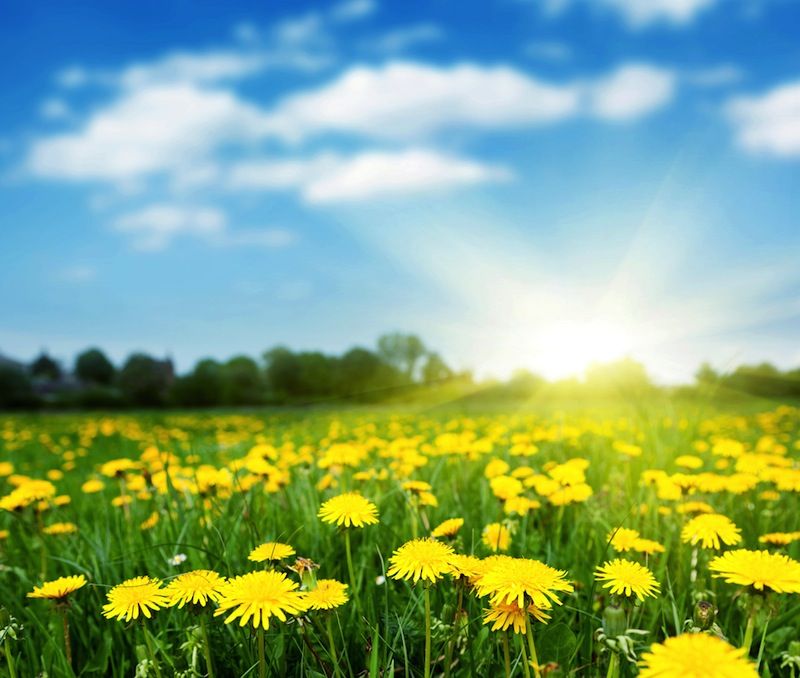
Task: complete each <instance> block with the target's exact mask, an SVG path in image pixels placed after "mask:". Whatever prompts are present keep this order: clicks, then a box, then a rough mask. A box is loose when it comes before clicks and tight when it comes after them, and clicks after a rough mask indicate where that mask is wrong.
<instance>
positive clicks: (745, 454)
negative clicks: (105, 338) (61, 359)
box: [0, 404, 800, 678]
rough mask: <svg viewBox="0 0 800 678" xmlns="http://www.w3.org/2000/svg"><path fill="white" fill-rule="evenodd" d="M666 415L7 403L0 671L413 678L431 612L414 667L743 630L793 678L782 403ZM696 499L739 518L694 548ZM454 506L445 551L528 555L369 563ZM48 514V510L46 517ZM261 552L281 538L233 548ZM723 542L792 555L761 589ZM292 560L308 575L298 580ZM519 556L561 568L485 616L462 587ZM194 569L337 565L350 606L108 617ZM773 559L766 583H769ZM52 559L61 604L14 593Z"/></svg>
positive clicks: (571, 664) (563, 657)
mask: <svg viewBox="0 0 800 678" xmlns="http://www.w3.org/2000/svg"><path fill="white" fill-rule="evenodd" d="M665 411H666V410H665V408H664V407H663V406H661V405H660V404H659V405H658V406H656V405H653V406H648V405H647V404H644V405H641V406H639V407H638V408H636V409H629V408H625V409H623V408H622V407H619V408H615V407H606V408H604V409H603V410H602V411H600V410H595V411H590V410H584V411H581V410H576V411H570V412H568V413H564V412H557V411H552V410H551V411H548V412H545V411H541V412H530V411H519V412H517V411H508V412H503V411H502V410H500V409H493V410H492V411H491V412H487V413H485V414H480V413H476V412H472V411H471V412H470V413H469V415H464V414H462V413H458V412H455V411H446V410H445V411H439V410H436V411H427V412H426V411H415V410H412V409H408V408H406V409H398V410H396V411H390V410H388V409H366V408H365V409H352V410H348V411H340V412H338V411H331V410H324V411H287V412H283V413H280V412H279V413H259V412H253V413H244V414H242V413H239V414H237V413H200V412H196V413H184V414H159V415H147V414H143V415H137V416H132V415H117V414H115V415H108V416H104V415H80V416H78V415H74V416H71V415H45V416H37V417H33V416H8V417H5V418H2V419H0V495H1V496H3V500H2V502H3V504H2V505H3V508H4V509H6V510H4V511H0V530H2V532H1V533H0V534H2V537H3V538H2V539H0V601H1V602H2V606H3V608H4V610H3V611H2V612H0V614H1V615H2V619H1V620H0V634H2V638H3V640H2V644H1V645H2V647H0V650H2V651H0V656H2V659H0V674H1V675H16V676H20V677H27V676H37V675H45V674H46V675H49V676H71V675H73V674H74V675H79V676H120V677H121V676H134V675H136V676H150V675H152V676H156V675H161V676H173V675H176V676H205V675H208V674H209V666H208V663H209V662H210V663H211V668H212V670H213V675H216V676H243V675H250V676H257V675H260V673H266V674H269V675H309V676H331V677H332V676H334V675H336V676H366V675H369V676H390V675H398V676H416V675H420V676H422V675H423V674H425V673H426V671H427V664H426V627H428V628H429V636H430V672H431V674H432V675H441V674H445V675H453V676H462V675H463V676H466V675H475V676H500V675H504V674H505V673H506V672H508V673H510V674H512V675H517V676H523V675H524V676H528V675H530V676H535V675H547V676H568V675H575V676H607V675H608V676H617V675H618V676H634V675H636V674H637V672H639V671H642V673H644V670H645V666H646V665H647V664H646V663H644V664H643V663H642V661H643V660H642V657H643V655H647V652H648V649H649V647H650V646H651V644H653V643H660V642H662V641H664V640H665V639H666V638H668V637H671V636H676V635H678V634H681V633H684V632H686V633H688V632H691V631H692V630H694V631H698V632H704V633H705V634H706V635H711V636H713V635H717V636H724V638H726V639H727V642H728V643H729V644H730V645H731V646H734V647H741V646H743V645H744V644H745V636H748V638H747V643H746V644H747V646H748V648H747V650H746V653H747V654H749V656H750V657H751V670H752V671H756V668H755V667H756V665H757V666H758V669H757V671H758V675H765V676H768V675H770V676H789V675H792V676H794V675H795V673H800V656H797V655H800V647H798V643H797V642H794V643H793V642H792V641H797V639H798V637H799V636H800V596H799V595H798V592H800V565H797V564H796V563H795V561H796V560H797V559H798V558H800V532H798V530H800V517H798V516H800V512H798V492H799V491H800V410H798V409H795V408H790V407H778V408H775V409H772V410H761V409H759V410H755V409H753V408H748V411H747V413H744V414H737V413H736V412H731V411H729V410H726V411H725V412H714V411H708V410H706V411H704V412H702V413H699V412H697V411H696V410H693V409H690V408H683V409H681V408H678V409H674V410H670V414H669V416H665V415H664V412H665ZM743 411H744V408H743ZM122 459H124V460H129V461H128V462H120V463H117V464H111V465H108V464H106V463H107V462H109V461H112V460H122ZM93 480H96V481H98V482H95V483H91V482H89V484H88V485H87V484H86V483H87V482H88V481H93ZM36 481H47V482H45V483H43V482H38V483H37V482H36ZM409 481H423V483H428V484H429V486H430V487H429V488H428V486H426V485H424V484H422V483H418V482H416V483H415V482H409ZM48 483H49V484H50V485H49V486H48ZM51 488H52V489H51ZM350 491H356V492H358V493H360V494H362V495H363V496H364V497H365V498H367V499H368V500H370V501H371V502H373V503H374V505H375V506H376V508H377V513H378V522H377V523H376V524H372V525H366V526H364V527H351V528H349V529H344V528H337V527H336V526H335V525H332V524H328V523H326V522H323V521H322V520H321V519H320V518H319V517H318V512H319V510H320V506H321V505H322V504H323V502H325V501H326V500H328V499H331V498H333V497H336V496H338V495H340V494H342V493H345V492H350ZM709 514H710V515H714V514H721V515H722V516H725V517H727V518H728V519H729V520H730V521H732V523H733V524H734V527H730V526H728V527H724V528H721V529H719V530H718V531H717V534H719V535H720V536H721V538H722V541H721V542H720V543H719V548H718V549H717V548H714V547H713V545H710V547H709V548H704V540H703V536H707V535H706V533H705V532H703V529H705V530H706V531H707V530H708V528H707V527H706V528H702V529H700V528H698V529H699V531H696V532H693V529H694V527H693V525H695V524H696V523H692V525H690V521H692V519H694V518H695V517H697V516H702V515H709ZM450 518H460V519H463V526H461V528H460V530H458V532H457V534H455V535H454V536H453V537H446V536H443V537H441V538H440V539H439V543H440V544H442V545H446V546H448V547H449V546H451V547H452V549H453V551H454V552H456V553H459V554H471V555H474V556H477V557H478V558H481V559H484V558H486V557H490V556H493V555H495V549H494V547H496V546H497V545H498V543H499V544H500V546H505V544H503V543H502V542H503V541H504V540H505V538H506V537H508V538H509V539H508V540H509V543H508V544H507V548H506V549H505V550H503V549H501V550H499V551H497V553H498V554H504V555H506V556H510V557H513V558H517V559H525V560H519V561H509V560H503V559H500V561H497V560H489V561H482V563H483V564H476V563H475V562H473V561H470V562H471V563H472V565H474V566H475V567H476V568H478V570H480V572H478V570H476V572H475V573H469V572H467V571H466V570H464V569H462V570H458V569H456V570H455V571H452V572H446V571H445V572H442V573H441V576H436V577H434V579H435V581H433V582H428V583H423V582H422V581H421V582H420V583H417V584H415V585H414V584H412V583H411V582H410V581H405V580H397V579H395V578H393V577H390V576H388V574H387V571H388V570H389V567H390V559H391V558H392V555H393V553H394V552H395V550H396V549H398V548H399V547H401V546H402V545H403V544H404V543H406V542H408V541H409V540H412V539H415V538H424V537H427V536H428V535H429V534H430V533H431V531H432V530H433V529H434V528H435V527H436V526H437V525H439V524H440V523H442V522H443V521H444V520H446V519H450ZM493 523H496V524H499V526H495V527H494V528H491V529H490V531H489V532H487V533H484V530H485V528H486V527H487V526H488V525H490V524H493ZM58 524H66V525H62V526H61V528H60V529H59V528H58V527H57V528H55V529H52V527H51V526H53V525H58ZM70 524H71V525H72V526H74V529H73V527H70ZM687 526H688V527H687ZM618 528H625V531H619V532H616V531H617V529H618ZM627 530H636V531H637V532H638V535H634V534H633V533H631V532H628V531H627ZM53 532H63V533H62V534H59V533H53ZM711 532H712V533H713V532H714V530H713V529H712V530H711ZM774 533H780V534H778V535H775V534H774ZM682 534H683V538H682ZM764 535H772V536H768V537H767V538H766V539H765V538H764ZM714 536H715V535H714V534H711V537H710V538H711V540H712V541H713V537H714ZM612 537H613V539H611V538H612ZM498 539H499V541H498ZM698 539H699V540H700V541H698V543H695V544H693V543H692V541H693V540H695V541H696V540H698ZM642 540H649V541H642ZM726 541H728V542H730V543H725V542H726ZM265 542H281V543H285V544H288V545H290V546H291V547H293V549H294V551H295V554H293V555H291V556H289V557H287V558H285V559H283V560H280V561H274V562H272V563H270V562H269V561H267V562H255V561H252V560H249V559H248V554H250V552H251V551H252V550H253V549H254V548H255V547H257V546H258V545H260V544H262V543H265ZM653 542H655V546H654V545H653ZM781 542H785V543H781ZM348 543H349V546H350V550H351V561H352V562H351V565H352V569H351V568H350V567H348V558H347V546H348ZM426 543H427V542H426ZM661 547H663V551H662V549H661ZM437 548H438V547H437ZM737 549H748V550H753V551H755V550H760V549H764V550H766V551H769V552H770V553H772V554H776V555H777V554H786V555H788V556H789V557H790V558H791V559H793V560H786V561H783V560H782V561H781V562H782V563H784V565H785V568H784V569H785V572H784V571H783V570H780V568H778V569H775V568H768V570H769V571H767V572H760V573H759V574H760V576H762V577H764V578H765V581H766V587H765V589H764V591H763V592H758V591H756V589H755V588H753V586H747V585H746V584H744V583H730V582H728V581H726V578H725V577H713V576H712V570H711V569H710V567H709V566H710V564H711V563H712V561H714V559H715V558H717V557H718V556H720V554H721V553H724V552H729V551H735V550H737ZM184 556H185V558H184ZM448 557H449V556H448ZM298 558H305V559H310V560H311V561H313V562H314V563H315V564H317V565H318V566H319V567H318V568H317V569H313V570H311V571H310V572H308V571H305V572H304V574H303V576H302V577H301V576H300V575H299V574H298V573H297V571H296V570H295V569H293V567H294V566H295V565H296V562H297V560H298ZM615 558H623V559H626V560H628V561H631V562H634V563H638V564H639V565H641V566H644V567H646V568H648V570H649V571H650V572H651V573H652V576H653V577H654V579H655V581H656V582H657V584H658V588H657V589H652V593H653V595H646V596H644V599H643V600H641V601H639V600H638V599H637V598H636V597H635V596H633V597H632V598H629V597H627V596H625V595H621V596H612V595H611V593H610V591H609V589H608V588H604V586H603V583H604V582H602V581H599V580H597V579H596V578H595V571H596V569H597V568H598V567H600V566H601V565H603V563H604V562H606V561H610V560H613V559H615ZM531 559H532V560H536V561H541V562H542V563H545V564H547V565H548V566H551V567H552V568H556V569H557V570H559V571H564V572H565V574H564V575H563V581H564V582H566V584H567V586H565V587H564V588H563V589H562V590H559V591H557V592H556V593H555V594H554V596H553V597H552V598H548V600H549V608H548V606H547V603H544V604H541V605H539V611H540V612H545V613H546V614H547V615H548V616H549V619H545V620H544V621H541V620H537V619H535V615H530V616H528V615H525V614H524V612H522V613H520V614H521V615H522V617H523V618H525V617H527V619H528V622H527V623H529V624H530V629H529V631H530V633H525V632H524V631H525V628H524V627H523V629H522V630H523V633H515V632H514V628H513V627H511V628H509V629H508V630H507V631H504V630H501V629H498V630H496V631H493V630H492V627H491V625H487V624H485V623H484V621H485V620H484V614H485V613H486V611H487V610H489V609H490V607H491V606H492V604H493V603H494V604H495V605H496V604H497V599H496V598H493V594H492V593H491V591H490V592H489V593H488V594H487V593H486V592H485V591H483V593H484V595H480V594H481V592H482V589H481V585H482V583H483V584H485V585H486V586H488V584H487V583H486V582H488V577H489V575H488V574H486V572H489V570H490V568H491V567H499V565H498V564H497V563H498V562H504V563H505V564H506V565H508V564H509V563H510V564H511V565H510V566H511V572H512V573H513V572H514V571H515V568H516V567H517V566H520V567H521V566H522V564H523V563H525V562H529V561H530V560H531ZM300 562H303V561H300ZM480 568H483V569H480ZM199 569H203V570H212V571H214V572H216V573H218V574H219V575H221V576H223V577H235V576H237V575H242V574H245V573H248V572H255V571H261V572H264V571H269V570H274V571H275V572H276V573H283V574H285V575H286V579H287V580H288V581H290V582H293V584H292V585H294V584H297V585H298V587H299V588H297V589H296V591H299V592H300V594H301V595H300V596H299V599H303V600H304V599H305V598H304V596H307V595H308V594H309V592H310V591H312V590H313V589H314V587H315V584H316V580H318V579H335V580H338V581H340V582H342V583H344V584H347V585H348V587H349V588H348V593H349V600H348V602H346V603H345V604H343V605H341V606H338V607H336V608H335V609H332V610H316V609H304V610H301V611H299V612H297V613H296V614H291V613H289V614H287V615H286V617H285V620H284V621H281V620H280V619H279V618H278V617H271V618H270V620H269V622H270V623H269V628H268V629H267V630H266V631H265V632H257V631H255V630H254V629H253V627H252V625H251V624H247V625H246V626H244V627H241V626H240V625H239V623H238V622H237V621H234V622H233V623H225V620H226V619H227V614H222V615H214V610H215V608H216V604H215V603H212V602H210V601H209V604H208V605H207V606H206V607H200V606H199V605H196V606H193V605H192V604H188V605H186V606H184V607H183V608H179V607H167V606H163V607H160V609H157V610H156V611H154V612H153V613H152V618H150V619H144V618H142V617H140V619H138V620H131V621H129V622H126V621H124V620H123V621H118V620H116V619H108V618H106V617H104V616H103V614H102V612H103V606H104V605H105V604H106V602H107V594H108V593H109V592H110V590H111V588H112V587H114V586H116V585H118V584H120V583H122V582H124V581H125V580H128V579H130V578H133V577H138V576H149V577H153V578H157V579H158V580H160V582H161V583H162V585H163V586H168V585H169V584H170V582H172V581H174V580H175V578H176V577H177V576H178V575H179V574H181V573H185V572H189V571H193V570H199ZM446 569H447V568H446ZM781 573H783V579H782V582H783V583H782V586H776V585H775V581H773V580H772V579H770V577H777V576H778V574H781ZM70 575H83V576H84V577H85V580H86V582H87V583H86V585H84V586H82V587H81V588H78V589H77V590H75V591H74V592H72V593H70V594H69V595H68V596H65V597H64V598H60V599H56V600H47V599H33V598H29V597H27V594H28V593H30V592H32V591H33V590H34V587H35V586H39V585H41V584H42V583H43V582H44V581H52V580H55V579H56V578H58V577H64V576H70ZM482 577H483V580H482ZM771 585H772V586H771ZM223 588H224V587H223ZM774 588H779V589H781V590H780V591H778V592H776V591H774V590H772V589H774ZM224 595H230V594H229V593H224ZM526 595H527V594H526ZM426 598H427V599H428V600H429V601H430V614H429V616H426V612H425V608H426V606H425V601H426ZM528 600H529V599H528V598H526V599H525V602H526V604H527V603H528ZM531 600H534V599H533V598H531ZM700 601H708V602H710V603H711V604H712V607H713V608H716V609H717V610H718V611H717V614H716V620H715V625H714V626H713V627H712V626H711V620H708V621H705V622H704V621H703V619H700V621H697V620H695V622H691V621H688V622H687V620H691V619H692V617H693V615H695V611H696V608H697V603H699V602H700ZM304 604H305V603H304ZM695 616H696V615H695ZM701 616H702V615H701ZM426 621H427V622H428V623H427V624H426ZM748 622H749V623H748ZM67 625H68V636H69V643H70V646H71V665H70V661H69V660H68V653H67V650H66V640H65V629H66V628H67ZM707 627H710V628H707ZM701 629H704V631H701ZM262 643H263V645H262ZM261 647H263V653H264V654H263V660H261V659H260V649H261ZM533 651H535V652H536V658H537V661H536V662H533V661H532V659H533V658H532V657H531V652H533ZM526 660H527V661H526ZM709 661H711V660H709ZM742 661H744V660H742ZM701 663H702V662H701ZM676 666H677V665H676ZM676 670H677V669H676ZM652 675H656V674H652ZM658 675H673V674H668V673H665V674H658ZM683 675H689V674H688V673H686V672H685V671H684V672H683ZM697 675H700V674H697ZM704 675H705V674H704ZM708 675H712V674H708ZM713 675H725V674H722V673H720V674H713ZM729 675H730V677H731V678H736V677H737V676H740V675H741V676H744V675H751V673H744V672H742V673H736V672H732V673H730V674H729ZM752 675H755V673H752Z"/></svg>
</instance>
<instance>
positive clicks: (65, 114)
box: [39, 97, 71, 120]
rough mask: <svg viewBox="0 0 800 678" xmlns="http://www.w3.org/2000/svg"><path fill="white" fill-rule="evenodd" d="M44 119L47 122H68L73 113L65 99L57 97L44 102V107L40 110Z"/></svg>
mask: <svg viewBox="0 0 800 678" xmlns="http://www.w3.org/2000/svg"><path fill="white" fill-rule="evenodd" d="M39 112H40V113H41V115H42V117H43V118H46V119H47V120H66V119H67V118H69V117H70V114H71V111H70V109H69V106H68V105H67V102H66V101H64V100H63V99H57V98H55V97H53V98H51V99H45V101H43V102H42V106H41V108H40V109H39Z"/></svg>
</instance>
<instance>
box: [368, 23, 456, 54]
mask: <svg viewBox="0 0 800 678" xmlns="http://www.w3.org/2000/svg"><path fill="white" fill-rule="evenodd" d="M444 37H445V32H444V30H443V29H442V28H441V27H440V26H437V25H436V24H432V23H422V24H416V25H414V26H405V27H403V28H396V29H394V30H391V31H388V32H386V33H384V34H383V35H380V36H378V37H377V38H374V39H373V40H371V41H370V42H369V43H368V44H367V46H368V47H369V48H370V49H372V50H374V51H376V52H380V53H382V54H397V53H398V52H403V51H405V50H408V49H411V48H412V47H416V46H418V45H421V44H426V43H435V42H440V41H441V40H444Z"/></svg>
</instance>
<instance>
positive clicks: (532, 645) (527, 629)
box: [525, 617, 542, 678]
mask: <svg viewBox="0 0 800 678" xmlns="http://www.w3.org/2000/svg"><path fill="white" fill-rule="evenodd" d="M525 634H526V635H527V636H528V650H530V653H531V662H532V663H533V675H534V676H536V678H541V677H542V674H541V672H540V671H539V658H538V657H537V656H536V643H535V642H534V640H533V627H532V626H531V620H530V617H526V618H525Z"/></svg>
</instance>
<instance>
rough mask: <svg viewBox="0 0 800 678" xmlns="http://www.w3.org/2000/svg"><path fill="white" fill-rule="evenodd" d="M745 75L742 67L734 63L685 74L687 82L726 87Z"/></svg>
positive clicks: (702, 85) (700, 85)
mask: <svg viewBox="0 0 800 678" xmlns="http://www.w3.org/2000/svg"><path fill="white" fill-rule="evenodd" d="M743 77H744V72H743V71H742V69H741V68H739V67H738V66H734V65H733V64H722V65H720V66H711V67H710V68H702V69H698V70H695V71H689V72H687V73H685V74H684V75H683V79H684V80H685V81H686V82H688V83H689V84H690V85H695V86H696V87H724V86H725V85H732V84H734V83H737V82H739V81H740V80H741V79H742V78H743Z"/></svg>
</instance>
